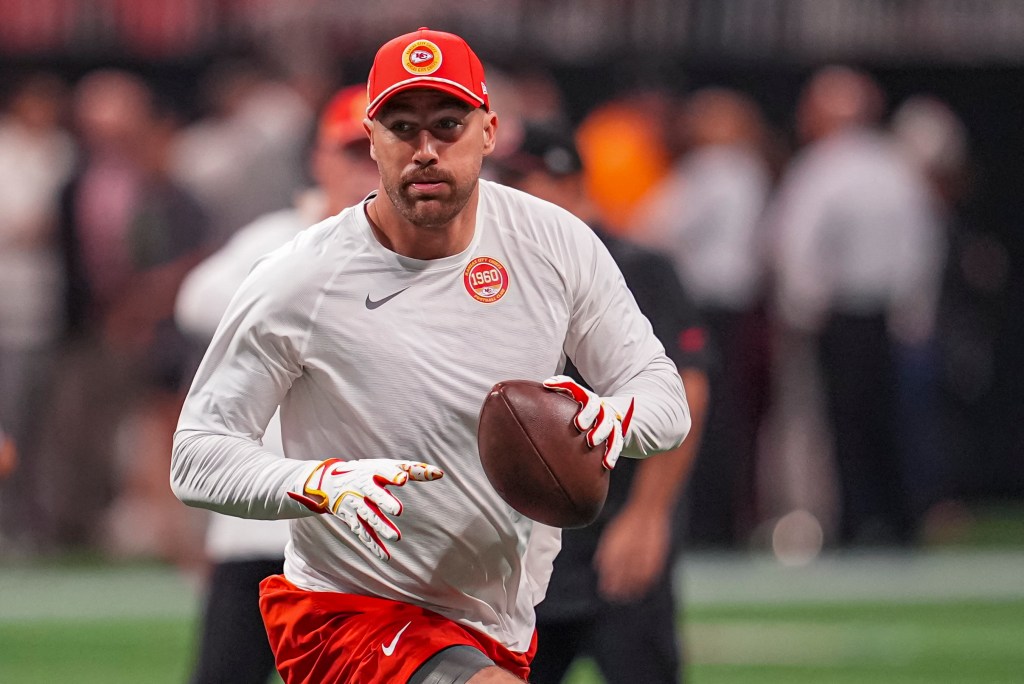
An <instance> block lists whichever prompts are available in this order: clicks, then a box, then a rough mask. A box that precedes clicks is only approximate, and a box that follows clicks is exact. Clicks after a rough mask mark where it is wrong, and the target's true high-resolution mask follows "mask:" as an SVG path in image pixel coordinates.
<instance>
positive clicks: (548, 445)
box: [477, 380, 609, 528]
mask: <svg viewBox="0 0 1024 684" xmlns="http://www.w3.org/2000/svg"><path fill="white" fill-rule="evenodd" d="M578 410H579V404H577V403H576V401H574V400H573V399H572V398H570V397H568V396H566V395H564V394H560V393H558V392H553V391H551V390H549V389H547V388H545V387H544V385H542V384H541V383H539V382H533V381H528V380H507V381H505V382H499V383H498V384H496V385H495V386H494V387H492V388H491V391H490V392H489V393H488V394H487V398H486V399H485V400H484V403H483V406H482V407H481V409H480V425H479V428H478V430H477V444H478V447H479V451H480V462H481V463H482V464H483V467H484V472H485V473H486V474H487V479H488V480H489V481H490V483H491V486H492V487H494V489H495V490H497V492H498V494H499V495H500V496H501V498H502V499H504V500H505V502H506V503H507V504H508V505H509V506H511V507H512V508H514V509H515V510H517V511H519V512H520V513H522V514H523V515H525V516H527V517H528V518H531V519H533V520H536V521H537V522H541V523H544V524H545V525H551V526H554V527H563V528H567V527H585V526H586V525H589V524H590V523H592V522H593V521H594V520H595V519H596V518H597V516H598V514H599V513H600V512H601V508H602V507H603V506H604V501H605V499H606V498H607V496H608V477H609V472H608V470H606V469H605V467H604V466H603V465H602V463H601V457H602V456H603V454H604V447H603V445H598V446H596V447H594V448H590V447H589V446H587V440H586V437H585V436H584V435H583V434H582V433H581V432H580V431H579V430H577V429H576V426H575V425H573V418H574V417H575V416H576V413H577V411H578Z"/></svg>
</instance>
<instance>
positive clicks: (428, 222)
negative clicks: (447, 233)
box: [384, 178, 477, 228]
mask: <svg viewBox="0 0 1024 684" xmlns="http://www.w3.org/2000/svg"><path fill="white" fill-rule="evenodd" d="M445 182H446V183H447V184H448V187H449V188H451V193H450V194H449V195H448V196H447V197H437V198H430V199H421V198H414V197H412V196H411V195H410V193H409V190H408V186H407V185H406V181H403V180H400V181H398V182H397V183H395V182H392V183H384V192H386V193H387V196H388V199H390V200H391V204H393V205H394V206H395V208H396V209H398V212H399V213H400V214H401V215H402V217H403V218H404V219H405V220H406V221H408V222H409V223H411V224H413V225H414V226H417V227H419V228H439V227H443V226H446V225H448V224H449V223H451V222H452V221H453V220H455V217H457V216H458V215H459V213H461V212H462V210H463V209H465V208H466V205H467V204H469V199H470V197H472V195H473V190H474V188H476V185H477V180H476V179H475V178H474V179H473V182H472V183H469V184H466V185H459V184H457V183H456V182H455V181H454V179H451V178H446V179H445Z"/></svg>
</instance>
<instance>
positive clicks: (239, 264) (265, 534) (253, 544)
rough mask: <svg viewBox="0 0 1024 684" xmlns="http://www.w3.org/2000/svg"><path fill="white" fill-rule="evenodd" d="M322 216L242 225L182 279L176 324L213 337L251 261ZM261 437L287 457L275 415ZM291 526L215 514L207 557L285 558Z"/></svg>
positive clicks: (296, 214) (286, 215) (277, 216)
mask: <svg viewBox="0 0 1024 684" xmlns="http://www.w3.org/2000/svg"><path fill="white" fill-rule="evenodd" d="M315 203H316V204H317V205H319V204H321V203H320V202H315ZM322 215H323V213H322V212H321V211H319V206H317V207H316V208H315V209H314V210H313V211H302V210H301V209H299V208H290V209H281V210H279V211H275V212H271V213H269V214H265V215H263V216H261V217H259V218H258V219H256V220H255V221H253V222H252V223H250V224H249V225H247V226H244V227H243V228H240V229H239V230H238V231H237V232H236V233H235V234H234V235H232V236H231V239H230V240H228V242H227V243H226V244H225V245H224V246H223V247H221V248H220V249H219V250H217V251H216V252H214V253H213V254H211V255H210V256H209V257H207V258H206V259H204V260H203V261H202V263H200V264H199V265H197V266H196V267H195V268H193V269H192V270H191V271H190V272H189V274H188V276H187V277H186V278H185V280H184V281H182V283H181V287H180V288H179V290H178V297H177V299H176V300H175V303H174V320H175V323H177V325H178V327H179V328H181V329H182V330H183V331H185V332H187V333H189V334H191V335H194V336H195V337H197V338H198V339H201V340H209V339H210V338H212V337H213V334H214V332H215V331H216V330H217V326H218V325H219V323H220V320H221V318H222V317H223V315H224V312H225V311H226V310H227V308H228V304H229V303H230V302H231V298H232V297H233V296H234V294H235V292H236V291H237V290H238V286H239V285H241V284H242V282H243V281H244V280H245V278H246V276H247V275H248V274H249V271H251V270H252V267H253V264H255V263H256V262H257V261H258V260H259V259H260V258H261V257H263V256H264V255H266V254H267V253H268V252H272V251H273V250H275V249H277V248H278V247H280V246H281V245H283V244H285V243H287V242H289V241H291V240H292V239H293V238H294V237H295V236H296V235H297V234H298V233H299V231H301V230H303V229H304V228H308V227H309V226H310V225H311V224H312V223H315V222H316V220H317V218H319V217H320V216H322ZM261 441H262V445H263V447H264V449H265V450H266V451H270V452H272V453H275V454H278V455H279V456H281V457H282V458H283V457H284V445H283V444H282V441H281V423H280V419H279V416H278V415H277V414H274V417H273V418H272V419H271V420H270V423H268V424H267V426H266V428H265V432H264V434H263V438H262V440H261ZM288 527H289V525H288V521H287V520H248V519H245V518H239V517H236V516H231V515H220V514H211V518H210V524H209V526H208V527H207V530H206V549H205V550H206V555H207V557H209V558H210V559H212V560H214V561H217V562H223V561H237V560H249V559H266V558H270V559H279V558H282V557H284V548H285V545H286V544H287V543H288V534H289V533H288Z"/></svg>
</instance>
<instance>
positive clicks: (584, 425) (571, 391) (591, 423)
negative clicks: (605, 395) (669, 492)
mask: <svg viewBox="0 0 1024 684" xmlns="http://www.w3.org/2000/svg"><path fill="white" fill-rule="evenodd" d="M544 386H545V387H547V388H548V389H549V390H554V391H555V392H561V393H562V394H567V395H569V396H570V397H572V398H573V399H575V400H576V402H577V403H578V404H579V405H580V410H579V412H578V413H577V414H576V418H575V419H574V420H573V424H574V425H575V426H576V429H577V430H579V431H580V432H586V433H587V444H588V445H589V446H590V448H594V447H595V446H597V445H598V444H601V443H604V445H605V446H604V457H603V458H602V461H601V462H602V463H604V467H605V468H607V469H608V470H611V469H612V468H614V467H615V463H616V461H618V460H619V454H621V453H622V448H623V447H624V446H625V445H626V437H627V435H629V423H630V421H631V420H632V418H633V404H634V402H635V401H636V400H635V399H631V400H630V402H629V408H628V409H627V410H626V415H624V416H623V415H621V414H619V412H618V411H616V410H615V407H613V406H612V405H611V404H609V403H608V402H607V401H605V400H604V399H602V398H601V397H599V396H597V395H596V394H594V393H593V392H591V391H590V390H588V389H587V388H586V387H583V386H582V385H580V384H579V383H578V382H576V381H575V380H573V379H572V378H570V377H569V376H568V375H556V376H554V377H550V378H548V379H547V380H545V381H544Z"/></svg>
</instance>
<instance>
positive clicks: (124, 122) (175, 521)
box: [36, 70, 208, 560]
mask: <svg viewBox="0 0 1024 684" xmlns="http://www.w3.org/2000/svg"><path fill="white" fill-rule="evenodd" d="M73 117H74V123H75V126H76V131H77V134H78V136H79V139H80V142H81V145H82V150H83V156H82V158H81V161H80V163H79V165H78V168H77V170H76V171H75V173H74V175H73V177H72V178H71V180H70V182H69V184H68V185H67V186H66V188H65V189H64V191H63V193H62V197H61V204H60V213H59V240H60V249H61V254H62V258H63V271H64V276H65V278H66V281H65V283H64V285H65V306H66V321H67V335H66V338H65V340H64V349H63V352H62V359H61V361H60V364H61V365H60V371H59V373H58V376H57V382H56V383H55V385H54V388H53V393H52V396H51V397H50V404H49V405H50V408H51V411H50V413H49V414H48V419H49V421H50V422H49V424H48V426H47V427H48V429H47V444H46V478H47V479H46V481H47V482H48V483H49V485H48V486H50V487H54V488H56V489H58V490H61V491H75V492H76V494H75V496H67V497H64V496H62V497H45V498H44V500H43V503H42V504H41V507H40V506H37V511H36V512H37V514H39V515H40V516H41V517H43V518H45V519H46V520H47V523H48V524H49V525H50V526H51V527H52V533H53V537H54V540H55V542H57V544H58V545H60V546H67V547H75V546H87V545H91V544H98V545H100V547H101V548H104V549H106V550H107V551H110V552H112V553H115V554H127V555H152V556H154V557H161V558H166V559H174V560H181V559H183V558H185V557H187V556H189V555H190V554H192V553H194V548H195V542H196V534H197V530H196V528H195V526H194V522H195V520H196V519H195V518H194V517H191V516H183V515H182V514H181V511H180V510H179V507H178V506H177V505H175V503H176V502H175V499H174V496H173V495H172V494H171V493H170V491H169V488H168V486H167V481H166V480H167V477H166V469H167V467H168V464H169V455H168V454H169V449H170V439H171V433H172V432H173V426H174V422H175V420H176V416H177V412H178V410H179V406H180V401H181V398H180V396H179V393H180V390H179V387H180V383H181V376H182V373H183V372H184V371H185V368H186V363H187V360H188V358H189V350H188V347H187V344H186V341H185V340H184V338H183V337H182V336H181V335H180V333H178V331H177V329H176V328H175V326H174V322H173V320H172V311H173V305H174V298H175V296H176V294H177V290H178V286H179V284H180V282H181V279H182V278H183V277H184V275H185V273H186V272H187V271H188V270H189V269H190V268H191V267H192V266H193V265H195V263H197V261H198V260H199V259H200V258H201V257H202V256H203V254H204V250H205V249H206V244H207V239H208V231H207V222H206V217H205V215H204V214H203V212H202V211H201V209H200V207H199V205H198V204H197V202H196V201H195V200H194V199H193V198H192V197H191V195H189V194H188V193H187V192H186V191H185V190H183V189H182V188H181V187H180V186H179V185H177V184H176V183H174V182H173V181H172V180H171V179H170V178H169V176H168V173H167V158H168V152H169V147H170V142H171V140H172V137H173V134H174V131H175V122H174V119H173V117H171V116H170V114H169V112H168V111H167V110H166V109H162V108H161V107H160V106H159V105H158V101H157V99H156V97H155V96H154V94H153V92H152V90H151V89H150V88H149V86H148V85H147V84H146V82H145V81H144V80H143V79H142V78H140V77H139V76H137V75H134V74H131V73H129V72H125V71H118V70H100V71H93V72H90V73H88V74H86V75H85V76H84V77H83V78H82V79H81V80H80V81H79V82H78V84H77V85H76V87H75V90H74V94H73Z"/></svg>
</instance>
